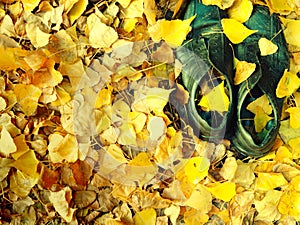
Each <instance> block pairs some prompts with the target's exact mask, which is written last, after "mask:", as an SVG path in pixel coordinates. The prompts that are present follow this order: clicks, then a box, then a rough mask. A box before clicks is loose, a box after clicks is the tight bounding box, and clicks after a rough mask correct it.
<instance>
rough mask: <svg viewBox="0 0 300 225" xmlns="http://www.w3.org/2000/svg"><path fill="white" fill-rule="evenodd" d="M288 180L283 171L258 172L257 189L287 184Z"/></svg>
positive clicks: (268, 188) (269, 188) (270, 188)
mask: <svg viewBox="0 0 300 225" xmlns="http://www.w3.org/2000/svg"><path fill="white" fill-rule="evenodd" d="M287 183H288V182H287V180H286V179H285V177H284V176H283V175H282V174H281V173H258V174H257V179H256V189H257V190H273V189H274V188H277V187H281V186H283V185H286V184H287Z"/></svg>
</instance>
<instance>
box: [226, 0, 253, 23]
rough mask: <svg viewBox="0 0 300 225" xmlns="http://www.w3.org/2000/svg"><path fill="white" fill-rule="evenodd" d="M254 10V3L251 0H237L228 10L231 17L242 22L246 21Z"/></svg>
mask: <svg viewBox="0 0 300 225" xmlns="http://www.w3.org/2000/svg"><path fill="white" fill-rule="evenodd" d="M252 10H253V4H252V2H251V1H250V0H237V1H234V3H233V5H232V6H231V7H230V8H229V9H228V10H227V12H228V16H229V18H230V19H235V20H237V21H239V22H241V23H244V22H246V21H247V20H248V19H249V18H250V16H251V14H252Z"/></svg>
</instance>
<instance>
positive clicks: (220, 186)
mask: <svg viewBox="0 0 300 225" xmlns="http://www.w3.org/2000/svg"><path fill="white" fill-rule="evenodd" d="M206 188H207V189H208V190H209V191H210V193H211V194H212V195H214V196H215V197H216V198H218V199H220V200H223V201H225V202H229V201H230V200H231V199H232V198H233V197H234V196H235V195H236V192H235V183H233V182H224V183H219V182H216V183H213V184H209V185H208V186H207V187H206Z"/></svg>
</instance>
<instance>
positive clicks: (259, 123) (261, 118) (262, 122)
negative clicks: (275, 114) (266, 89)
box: [254, 106, 272, 133]
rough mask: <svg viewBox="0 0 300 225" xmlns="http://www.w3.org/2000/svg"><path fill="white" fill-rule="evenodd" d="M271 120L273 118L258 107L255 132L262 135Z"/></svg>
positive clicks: (255, 117)
mask: <svg viewBox="0 0 300 225" xmlns="http://www.w3.org/2000/svg"><path fill="white" fill-rule="evenodd" d="M271 119H272V117H270V116H268V114H266V113H265V111H264V110H263V108H262V107H260V106H257V107H256V112H255V116H254V126H255V131H256V132H257V133H260V132H261V131H262V130H263V129H264V128H265V127H266V125H267V123H268V122H269V121H270V120H271Z"/></svg>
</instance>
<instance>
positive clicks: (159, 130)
mask: <svg viewBox="0 0 300 225" xmlns="http://www.w3.org/2000/svg"><path fill="white" fill-rule="evenodd" d="M147 130H148V131H149V134H150V139H151V140H153V141H159V139H161V138H162V136H163V135H165V133H166V131H167V127H166V124H165V122H164V120H163V118H161V117H158V116H150V117H148V121H147Z"/></svg>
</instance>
